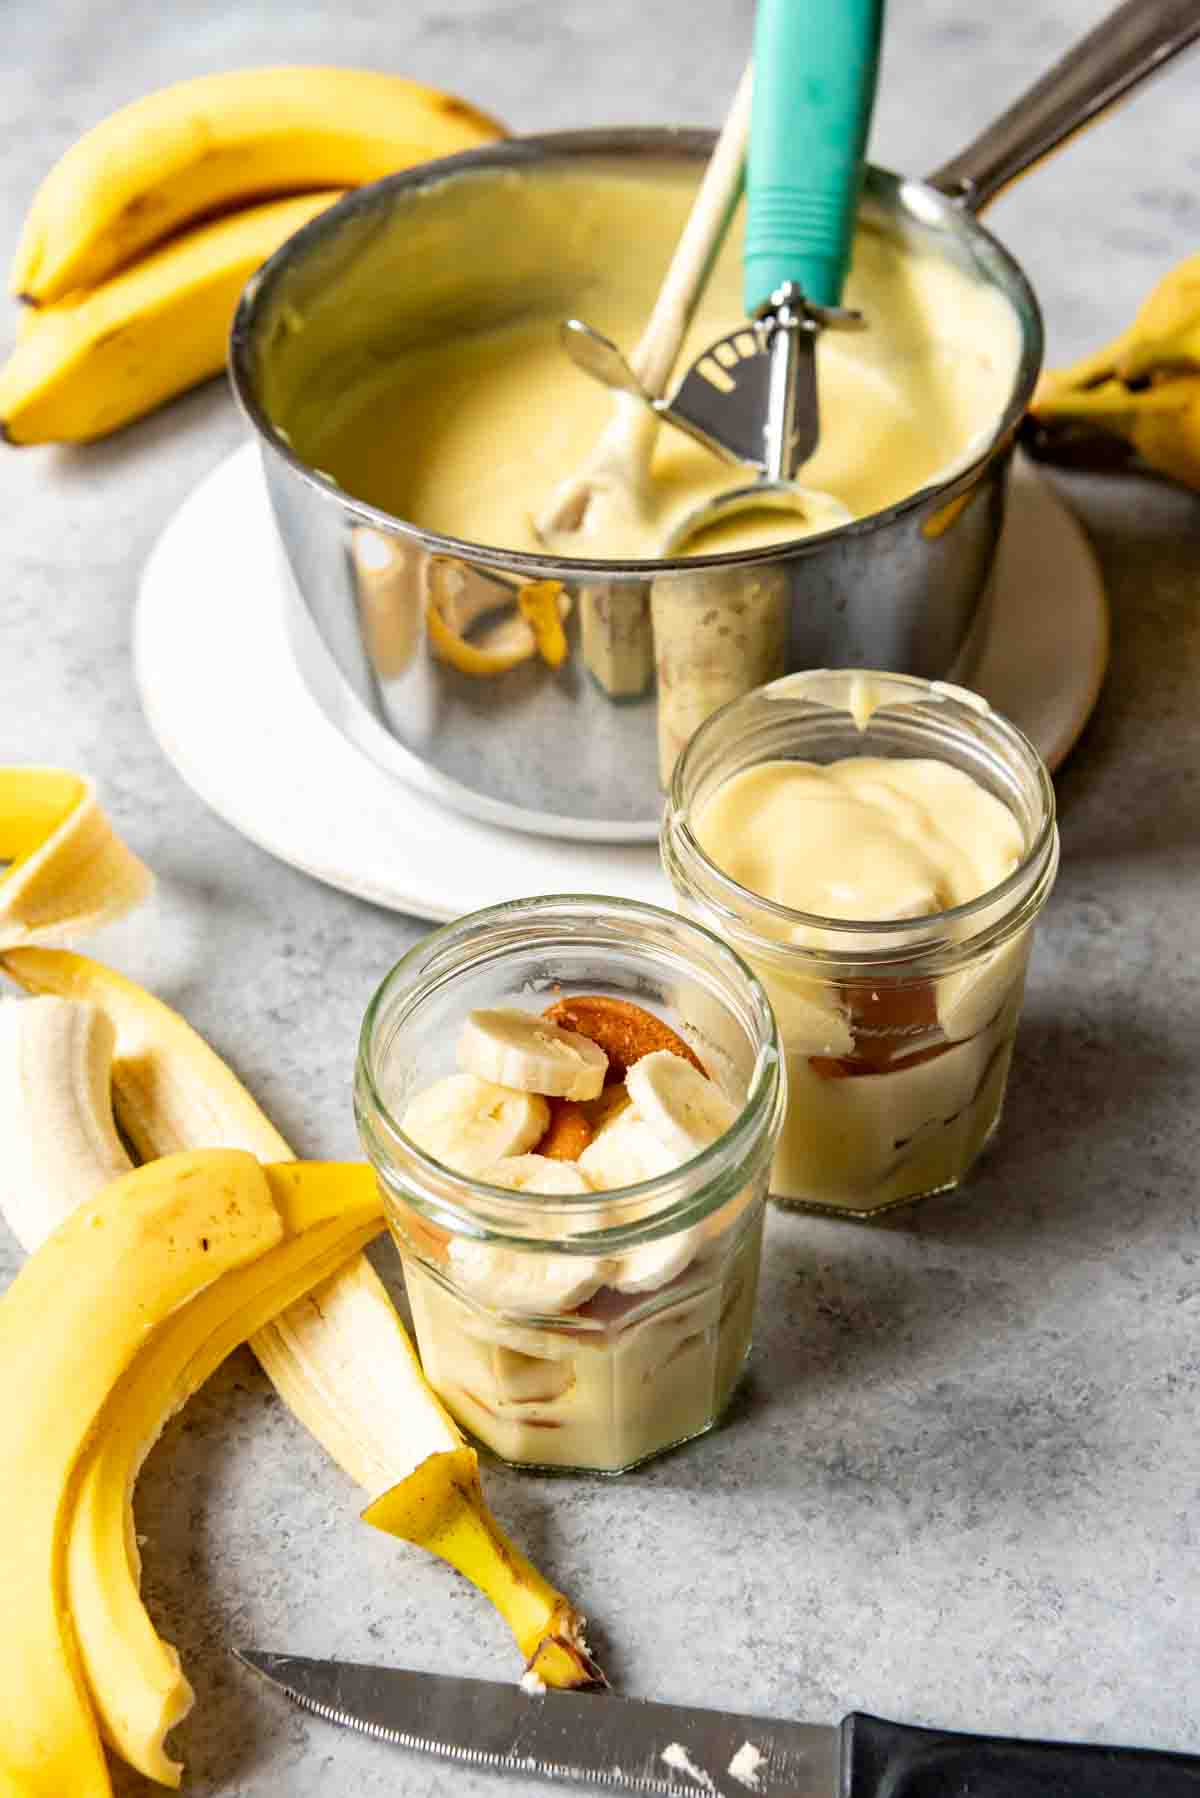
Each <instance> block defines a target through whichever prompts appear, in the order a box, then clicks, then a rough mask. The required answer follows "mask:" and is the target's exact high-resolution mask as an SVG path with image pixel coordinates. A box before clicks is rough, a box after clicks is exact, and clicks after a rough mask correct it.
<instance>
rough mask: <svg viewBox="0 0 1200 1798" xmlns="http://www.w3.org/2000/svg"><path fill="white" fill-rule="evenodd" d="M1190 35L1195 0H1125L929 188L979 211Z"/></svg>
mask: <svg viewBox="0 0 1200 1798" xmlns="http://www.w3.org/2000/svg"><path fill="white" fill-rule="evenodd" d="M1197 37H1200V5H1198V4H1197V0H1125V4H1124V5H1123V6H1118V7H1117V9H1116V11H1115V12H1113V13H1110V14H1109V16H1108V18H1107V19H1105V20H1104V21H1103V23H1101V24H1099V25H1097V26H1096V28H1095V30H1094V31H1090V32H1089V33H1088V35H1087V36H1086V37H1085V38H1082V39H1081V40H1080V42H1079V43H1078V44H1076V45H1075V47H1074V49H1072V50H1068V51H1067V54H1066V55H1065V56H1064V57H1063V58H1062V60H1061V61H1060V62H1057V63H1055V65H1054V67H1053V68H1052V69H1050V70H1049V71H1048V72H1047V73H1046V74H1045V75H1043V76H1042V78H1041V80H1040V81H1036V82H1035V83H1034V84H1033V86H1032V87H1031V88H1030V89H1029V91H1028V93H1026V94H1023V95H1022V96H1021V98H1020V99H1019V100H1018V101H1016V103H1015V104H1014V105H1012V106H1010V107H1009V109H1008V111H1007V112H1003V113H1001V115H1000V117H999V118H998V119H997V120H996V121H995V122H994V124H991V125H989V126H988V127H987V130H986V131H983V132H981V134H980V135H979V136H978V137H977V138H976V139H975V141H974V143H972V144H969V145H968V146H967V148H966V149H965V150H963V151H961V152H960V153H959V155H957V156H955V157H953V158H952V159H951V160H950V161H949V162H947V163H944V164H943V165H942V167H941V168H940V169H937V170H936V171H935V172H934V173H933V174H932V175H930V176H929V177H928V180H929V184H930V186H932V187H937V188H940V189H941V191H942V192H943V193H947V194H950V195H952V196H953V197H954V198H955V199H957V200H959V201H961V203H962V204H963V205H964V206H965V207H966V208H967V209H968V211H970V212H981V211H982V210H983V208H984V207H985V206H986V205H987V204H988V203H989V201H991V200H993V199H994V198H995V196H996V195H997V194H998V193H1000V192H1001V190H1002V189H1003V188H1005V187H1007V186H1008V185H1009V183H1010V182H1012V181H1015V180H1016V179H1017V177H1018V175H1023V174H1024V173H1025V170H1026V169H1028V168H1032V167H1033V166H1034V164H1035V163H1038V162H1041V160H1042V158H1043V157H1045V156H1048V155H1049V154H1050V152H1051V151H1052V150H1055V149H1057V148H1058V146H1059V144H1061V143H1065V142H1066V140H1067V139H1068V138H1069V137H1073V136H1074V134H1075V133H1076V132H1077V131H1079V130H1081V129H1082V128H1083V126H1084V125H1086V124H1088V123H1089V121H1090V120H1092V119H1094V118H1095V117H1096V116H1097V114H1099V113H1102V112H1104V111H1106V110H1107V108H1108V107H1110V106H1112V105H1114V104H1115V102H1116V101H1118V100H1120V99H1121V98H1122V97H1123V96H1124V95H1125V94H1127V93H1129V92H1130V90H1131V89H1132V88H1135V87H1136V86H1137V85H1138V83H1139V82H1140V81H1144V80H1145V79H1146V77H1147V76H1148V75H1153V74H1154V73H1155V71H1156V70H1158V69H1160V68H1162V67H1163V66H1164V64H1165V63H1167V62H1169V61H1170V60H1171V58H1172V57H1173V56H1176V55H1178V53H1179V51H1180V50H1184V49H1186V48H1187V46H1188V45H1189V44H1191V43H1193V42H1194V41H1195V39H1196V38H1197Z"/></svg>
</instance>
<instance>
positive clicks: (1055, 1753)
mask: <svg viewBox="0 0 1200 1798" xmlns="http://www.w3.org/2000/svg"><path fill="white" fill-rule="evenodd" d="M234 1652H235V1654H236V1655H237V1656H238V1659H239V1660H241V1661H243V1662H245V1664H246V1666H248V1667H251V1668H253V1670H254V1671H255V1672H256V1673H260V1674H262V1676H263V1678H264V1679H268V1680H270V1682H271V1684H272V1685H274V1686H277V1687H278V1688H279V1689H280V1691H282V1692H286V1694H287V1696H288V1697H289V1698H292V1699H294V1700H295V1701H296V1703H297V1704H302V1705H305V1706H306V1707H307V1708H308V1709H309V1710H311V1711H315V1712H316V1713H317V1715H318V1716H320V1717H325V1718H327V1719H328V1721H329V1722H331V1723H341V1724H344V1725H345V1726H346V1727H347V1728H349V1729H358V1730H362V1731H363V1732H364V1733H365V1734H367V1735H372V1736H378V1737H379V1738H380V1739H381V1740H382V1741H385V1742H391V1743H393V1744H394V1745H395V1746H396V1747H398V1748H410V1749H415V1750H418V1751H420V1752H421V1753H424V1754H440V1755H446V1756H448V1757H449V1758H450V1759H451V1760H456V1761H460V1762H464V1763H466V1764H467V1765H470V1766H475V1767H480V1768H484V1769H491V1770H495V1771H497V1772H509V1773H527V1774H533V1775H535V1776H536V1777H538V1778H542V1779H566V1780H574V1781H576V1782H578V1783H581V1784H594V1785H606V1786H609V1787H616V1788H618V1789H620V1790H623V1791H628V1792H645V1793H661V1794H663V1798H697V1794H701V1795H702V1798H704V1795H706V1798H746V1795H747V1793H756V1794H757V1795H758V1798H1200V1756H1193V1755H1186V1754H1161V1753H1157V1752H1155V1751H1154V1750H1151V1749H1145V1748H1105V1747H1099V1746H1092V1745H1085V1744H1082V1743H1079V1744H1076V1743H1068V1742H1030V1741H1023V1740H1017V1739H1015V1738H1006V1737H1003V1736H971V1735H957V1734H951V1733H949V1732H948V1731H946V1730H937V1729H914V1728H910V1727H909V1726H908V1725H906V1724H901V1723H888V1722H886V1721H885V1720H884V1719H883V1718H882V1717H870V1716H866V1715H864V1714H863V1713H861V1712H855V1713H854V1714H852V1715H851V1716H849V1717H847V1718H846V1719H845V1720H844V1722H842V1723H840V1724H836V1725H833V1726H830V1725H827V1724H819V1723H790V1722H787V1721H785V1720H783V1719H778V1718H768V1717H747V1716H741V1715H738V1714H736V1713H734V1712H730V1711H710V1710H696V1709H694V1708H692V1707H689V1706H686V1705H675V1704H652V1703H649V1702H646V1701H644V1700H642V1699H634V1698H617V1697H614V1696H613V1695H612V1694H611V1693H608V1692H605V1693H593V1694H588V1693H581V1692H556V1691H550V1692H544V1693H538V1694H529V1693H526V1692H525V1691H524V1690H523V1688H522V1687H520V1686H517V1685H502V1684H500V1683H499V1682H498V1681H496V1680H486V1679H457V1678H452V1677H449V1676H446V1675H443V1674H438V1673H411V1672H406V1671H402V1670H401V1669H399V1668H394V1667H370V1666H361V1665H357V1664H355V1663H353V1662H346V1661H316V1660H306V1659H304V1658H303V1656H301V1655H294V1654H264V1653H260V1652H259V1651H257V1650H255V1649H235V1650H234Z"/></svg>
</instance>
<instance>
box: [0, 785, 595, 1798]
mask: <svg viewBox="0 0 1200 1798" xmlns="http://www.w3.org/2000/svg"><path fill="white" fill-rule="evenodd" d="M6 862H7V863H8V864H9V867H8V869H7V872H5V873H4V874H2V875H0V969H2V970H3V972H5V973H7V974H8V975H9V976H10V977H11V978H12V979H13V980H14V981H15V982H16V984H17V985H18V986H19V987H21V988H23V989H24V990H25V992H26V994H28V995H30V996H28V997H25V998H16V997H13V998H9V999H0V1210H2V1211H3V1215H4V1217H5V1218H6V1220H7V1222H8V1224H9V1226H10V1228H11V1229H12V1231H13V1234H14V1235H15V1236H16V1237H17V1238H18V1240H19V1241H20V1242H21V1244H22V1246H23V1247H24V1248H25V1249H27V1250H28V1251H29V1259H28V1260H27V1262H26V1263H25V1265H24V1267H23V1268H22V1269H21V1271H20V1273H18V1275H17V1277H16V1279H15V1280H14V1281H13V1282H12V1284H11V1285H10V1287H9V1288H8V1290H7V1291H6V1292H5V1293H4V1295H3V1297H0V1592H2V1593H3V1594H4V1627H3V1629H2V1630H0V1692H3V1697H4V1701H3V1703H2V1704H0V1794H3V1798H110V1794H111V1784H110V1781H109V1776H108V1771H107V1766H106V1762H105V1757H104V1752H103V1747H102V1742H107V1743H108V1745H109V1746H110V1747H111V1748H112V1749H114V1750H115V1751H116V1752H117V1753H118V1754H119V1755H121V1756H122V1758H123V1759H124V1760H126V1761H127V1762H128V1763H129V1764H130V1765H131V1766H133V1767H135V1768H137V1769H138V1770H139V1771H141V1772H142V1773H144V1774H145V1775H146V1776H147V1777H148V1778H150V1779H154V1780H157V1781H159V1782H160V1783H161V1784H163V1785H168V1786H177V1785H178V1784H179V1778H180V1771H181V1769H180V1767H179V1765H178V1763H177V1762H175V1761H174V1760H172V1759H171V1758H170V1756H169V1754H168V1752H167V1749H166V1746H165V1737H166V1735H167V1733H168V1731H169V1730H171V1729H172V1728H173V1727H174V1725H175V1724H176V1723H178V1722H179V1720H180V1718H181V1717H183V1716H184V1715H185V1714H186V1712H187V1710H188V1709H189V1707H190V1705H191V1701H192V1693H191V1688H190V1687H189V1685H188V1682H187V1680H186V1678H185V1677H184V1674H183V1671H182V1668H181V1667H180V1663H179V1656H178V1654H177V1653H176V1651H175V1650H174V1648H172V1647H171V1646H170V1645H169V1644H168V1643H166V1642H164V1641H163V1640H162V1639H161V1637H160V1636H159V1635H158V1633H157V1631H156V1630H155V1628H154V1625H153V1624H152V1623H151V1621H150V1618H149V1616H148V1614H147V1612H146V1610H145V1608H144V1606H143V1604H142V1601H141V1597H140V1595H139V1578H140V1559H139V1554H138V1547H137V1542H138V1538H137V1535H136V1532H135V1529H134V1521H133V1510H132V1494H133V1486H134V1482H135V1480H136V1478H137V1474H138V1471H139V1469H140V1467H141V1465H142V1463H143V1461H144V1460H145V1458H146V1456H147V1454H148V1453H149V1452H150V1449H151V1448H152V1447H153V1445H154V1442H155V1440H156V1439H157V1437H158V1435H159V1433H160V1432H161V1430H162V1429H163V1427H164V1425H165V1424H166V1422H167V1421H168V1419H169V1418H170V1417H171V1416H172V1415H173V1414H174V1413H175V1412H176V1411H178V1410H179V1409H180V1408H181V1406H182V1405H184V1404H185V1403H186V1402H187V1400H188V1398H189V1397H190V1396H191V1395H192V1393H194V1392H195V1391H196V1390H197V1388H198V1387H199V1386H200V1385H201V1384H202V1383H203V1382H204V1381H205V1380H206V1379H207V1378H208V1376H209V1375H210V1374H211V1373H212V1372H213V1371H214V1370H215V1369H216V1368H217V1367H218V1366H219V1365H220V1363H221V1362H222V1361H223V1360H224V1359H225V1358H226V1356H227V1355H229V1354H230V1353H232V1351H233V1350H234V1349H235V1348H237V1347H238V1346H239V1345H240V1344H241V1343H243V1342H246V1341H249V1343H250V1344H251V1346H252V1348H253V1349H254V1352H255V1353H256V1355H257V1356H258V1359H259V1361H260V1362H261V1363H262V1365H263V1367H264V1368H265V1370H266V1372H267V1373H268V1375H269V1376H270V1378H271V1380H272V1381H273V1383H274V1385H275V1387H276V1389H277V1390H278V1392H279V1394H280V1396H281V1398H282V1399H283V1400H284V1402H285V1403H286V1404H287V1405H288V1406H289V1407H290V1409H291V1410H292V1411H293V1412H294V1413H295V1414H296V1416H297V1417H298V1418H299V1419H300V1421H301V1422H302V1423H304V1424H305V1425H307V1427H308V1429H309V1430H310V1431H311V1432H312V1434H313V1435H314V1436H315V1437H316V1439H317V1440H318V1441H319V1442H320V1443H321V1444H322V1446H323V1447H324V1448H325V1449H326V1450H327V1451H328V1453H329V1454H330V1456H331V1457H332V1458H333V1460H335V1461H336V1462H337V1463H338V1465H339V1466H340V1467H342V1468H343V1469H344V1470H345V1472H347V1473H348V1474H349V1475H350V1476H351V1478H352V1479H353V1480H354V1481H356V1483H357V1484H358V1485H360V1486H362V1487H364V1488H365V1489H366V1490H367V1492H368V1493H369V1494H370V1496H371V1498H372V1500H373V1502H372V1504H371V1506H370V1507H369V1510H368V1511H367V1513H365V1515H366V1516H367V1520H368V1521H369V1522H371V1523H373V1524H375V1525H376V1526H377V1527H378V1528H380V1529H383V1530H386V1531H388V1532H389V1533H390V1534H392V1535H395V1536H398V1537H400V1538H402V1539H403V1540H406V1541H409V1542H412V1543H416V1544H417V1545H419V1546H421V1547H424V1548H426V1549H428V1550H430V1551H431V1552H433V1553H435V1554H438V1555H440V1556H442V1558H443V1559H445V1560H448V1561H449V1562H450V1563H451V1564H452V1565H453V1566H455V1567H457V1568H458V1569H459V1570H460V1572H462V1573H464V1574H466V1575H467V1577H468V1578H470V1579H471V1580H473V1581H474V1583H475V1584H476V1585H477V1586H479V1587H480V1589H481V1590H482V1591H483V1592H484V1593H486V1595H487V1596H488V1597H489V1598H490V1599H491V1600H492V1602H493V1603H494V1604H495V1605H496V1606H497V1608H498V1609H499V1610H500V1612H501V1613H502V1615H503V1616H504V1617H505V1619H506V1620H507V1621H508V1623H509V1624H510V1626H511V1627H512V1629H513V1632H514V1634H515V1635H516V1636H517V1639H518V1643H519V1645H520V1647H521V1649H522V1652H523V1653H524V1655H525V1657H526V1659H527V1661H528V1663H529V1665H530V1667H531V1668H532V1669H533V1671H534V1672H536V1674H537V1675H538V1677H539V1678H540V1679H541V1680H542V1681H543V1682H544V1683H545V1684H547V1685H567V1686H570V1685H579V1684H582V1683H586V1682H588V1681H590V1680H592V1679H594V1678H596V1677H598V1674H597V1669H596V1668H595V1666H594V1665H593V1663H592V1662H591V1660H590V1658H589V1656H588V1653H587V1648H586V1644H585V1642H584V1639H583V1633H582V1619H581V1618H580V1617H579V1615H578V1613H577V1612H576V1611H575V1610H574V1608H573V1607H572V1606H571V1605H570V1603H569V1602H568V1600H567V1599H566V1598H565V1597H564V1596H563V1595H562V1593H560V1592H557V1591H556V1590H555V1589H554V1588H553V1587H552V1586H551V1585H550V1584H549V1583H548V1582H547V1581H546V1580H545V1579H544V1578H543V1577H542V1576H541V1574H539V1573H538V1572H537V1570H536V1569H535V1568H534V1567H533V1566H532V1565H531V1564H530V1563H529V1561H527V1560H526V1559H525V1557H524V1556H523V1555H522V1554H521V1552H520V1551H519V1549H517V1548H516V1546H515V1545H514V1544H513V1543H512V1542H511V1541H509V1540H508V1538H507V1537H506V1536H505V1535H504V1533H503V1531H502V1530H501V1528H500V1526H499V1524H498V1523H497V1522H496V1520H495V1518H494V1517H493V1516H492V1514H491V1512H490V1511H489V1510H488V1507H487V1505H486V1503H485V1501H484V1497H483V1494H482V1491H481V1489H480V1484H479V1474H478V1467H477V1463H476V1457H475V1452H474V1450H473V1449H470V1448H468V1447H467V1446H466V1444H465V1443H464V1441H463V1437H462V1435H461V1433H460V1431H459V1430H458V1428H457V1426H456V1425H455V1424H454V1422H453V1421H452V1419H451V1418H450V1416H449V1415H448V1413H447V1412H446V1411H445V1410H444V1409H443V1408H442V1406H441V1404H440V1403H439V1401H438V1399H437V1398H436V1397H435V1395H434V1393H433V1392H432V1390H431V1389H430V1388H429V1386H428V1385H427V1384H426V1382H425V1379H424V1376H423V1374H422V1372H421V1367H420V1363H419V1361H418V1359H417V1356H416V1354H415V1352H414V1350H413V1348H412V1345H411V1343H410V1342H409V1339H408V1337H407V1335H406V1334H405V1331H404V1328H403V1326H402V1324H401V1322H400V1320H399V1318H398V1317H397V1315H396V1313H395V1311H394V1309H393V1307H392V1304H391V1301H390V1299H389V1298H388V1295H387V1292H386V1290H385V1288H384V1287H383V1285H382V1283H381V1282H380V1280H379V1279H378V1277H377V1275H376V1274H375V1273H374V1271H373V1269H372V1268H371V1266H370V1263H369V1262H368V1261H367V1260H366V1259H365V1258H364V1256H363V1255H362V1254H361V1252H360V1251H361V1248H362V1246H363V1245H364V1244H365V1243H366V1242H368V1241H369V1240H370V1238H371V1237H373V1236H374V1235H376V1234H377V1233H378V1232H379V1230H380V1229H381V1228H382V1223H383V1220H382V1217H381V1213H380V1203H379V1196H378V1191H377V1187H376V1183H375V1179H374V1175H373V1173H372V1170H371V1169H370V1168H369V1167H368V1166H366V1165H365V1164H363V1165H358V1164H337V1163H318V1162H299V1161H294V1160H292V1159H291V1152H290V1150H289V1148H288V1145H287V1144H286V1142H285V1141H284V1140H283V1138H282V1137H281V1136H280V1135H279V1133H278V1131H276V1130H275V1128H274V1126H273V1125H272V1124H271V1122H270V1121H269V1119H268V1118H267V1117H266V1116H264V1114H263V1113H262V1112H261V1111H260V1110H259V1108H258V1106H257V1105H256V1104H255V1102H254V1100H253V1099H252V1098H251V1096H250V1094H249V1093H248V1092H247V1091H246V1089H245V1088H244V1087H243V1086H242V1085H241V1083H240V1082H239V1081H238V1080H237V1078H236V1076H235V1075H234V1074H233V1073H232V1071H231V1070H230V1069H229V1068H228V1067H226V1065H225V1064H224V1063H223V1062H222V1061H221V1060H220V1059H219V1057H218V1056H217V1055H216V1054H215V1053H214V1051H213V1050H212V1049H211V1048H210V1047H209V1045H208V1044H207V1043H206V1042H204V1040H203V1039H202V1038H201V1037H200V1036H198V1035H197V1034H196V1032H195V1031H194V1030H192V1028H191V1027H190V1025H188V1024H187V1023H186V1022H185V1020H184V1019H183V1018H182V1017H180V1016H178V1014H177V1013H175V1012H173V1011H171V1010H169V1009H168V1007H167V1006H165V1005H164V1004H162V1002H161V1001H160V1000H158V999H156V998H154V997H153V996H152V995H151V994H150V993H148V992H146V991H144V990H143V989H142V988H141V987H138V986H136V985H135V984H134V983H133V982H132V981H130V980H127V979H125V978H124V977H123V976H121V975H120V974H117V973H115V972H114V971H113V970H112V969H110V968H106V967H103V966H102V965H101V964H100V963H98V962H94V961H89V960H88V959H86V958H85V957H84V956H82V955H78V954H75V953H73V952H71V951H70V950H68V949H66V948H63V947H59V946H47V945H59V944H61V943H63V942H64V941H68V940H70V939H71V938H72V937H73V936H75V935H77V934H78V932H79V930H80V929H81V928H96V927H97V926H99V925H100V924H102V923H105V922H108V921H109V920H110V919H111V918H113V917H115V916H118V915H119V914H120V913H122V912H124V911H128V910H129V909H130V907H131V906H133V905H136V904H137V903H138V902H139V901H140V900H141V899H142V898H143V897H144V896H145V894H146V893H147V892H148V890H149V887H150V884H151V881H150V875H149V873H148V871H147V870H146V869H145V867H144V866H143V865H142V863H141V862H140V861H138V859H137V858H136V856H134V855H133V854H132V853H131V852H130V851H129V850H128V849H127V848H126V847H125V846H124V844H122V843H121V841H120V840H119V838H118V837H117V836H116V835H115V833H114V832H113V829H112V826H111V825H110V823H109V821H108V819H107V818H106V816H105V814H104V813H103V811H102V810H101V808H100V806H99V805H98V803H97V799H96V794H95V791H94V788H93V787H92V784H91V783H90V782H89V781H86V780H84V779H82V778H80V777H79V776H77V775H74V774H71V773H69V772H67V771H65V770H62V769H54V768H0V865H2V864H4V863H6ZM127 1145H128V1146H127ZM130 1151H132V1155H133V1157H135V1158H136V1159H137V1161H138V1162H139V1163H140V1165H139V1166H137V1167H136V1168H135V1167H134V1165H133V1161H132V1160H131V1154H130ZM263 1164H266V1165H263Z"/></svg>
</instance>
